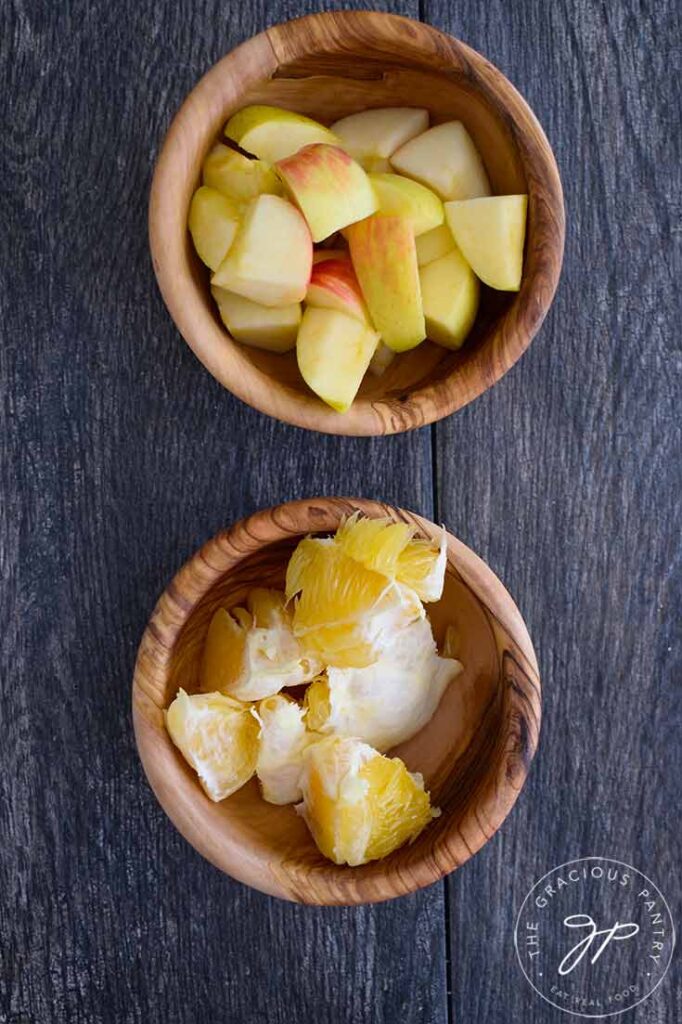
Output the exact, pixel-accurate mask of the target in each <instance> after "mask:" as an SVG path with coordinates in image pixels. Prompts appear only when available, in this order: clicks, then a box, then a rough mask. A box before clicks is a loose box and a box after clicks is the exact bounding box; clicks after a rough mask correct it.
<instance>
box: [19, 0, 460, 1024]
mask: <svg viewBox="0 0 682 1024" xmlns="http://www.w3.org/2000/svg"><path fill="white" fill-rule="evenodd" d="M362 6H367V4H366V3H365V2H363V3H362ZM396 10H399V11H401V12H403V13H406V14H412V15H414V14H416V6H415V5H411V4H407V3H406V4H404V5H402V6H397V7H396ZM296 13H301V11H300V8H297V5H296V4H295V3H294V4H286V3H283V4H281V5H280V4H277V5H267V9H266V7H265V6H264V5H262V4H261V5H260V6H259V5H257V4H256V5H253V6H249V7H248V8H244V6H243V5H236V4H225V3H218V2H213V0H204V2H201V3H195V2H189V0H182V2H179V0H173V2H172V3H170V2H168V3H158V2H157V0H154V2H152V0H141V2H135V3H132V2H131V3H127V4H124V3H119V4H117V5H112V4H108V3H104V2H97V3H91V2H85V0H83V2H72V3H70V4H68V5H62V4H57V5H55V4H51V3H35V2H34V3H31V4H25V3H16V4H12V3H10V4H3V5H0V69H1V70H0V74H1V75H2V86H3V87H2V88H1V89H0V107H2V121H1V122H0V124H1V125H2V127H1V128H0V131H1V133H2V139H3V145H2V146H0V165H1V167H2V174H0V209H1V211H2V213H1V220H2V224H3V228H4V227H5V225H6V226H7V227H8V230H7V231H5V230H2V231H0V256H1V261H0V266H1V267H2V270H1V271H0V289H1V291H0V305H1V308H2V318H1V320H0V323H1V326H2V333H3V343H2V345H1V346H0V380H1V381H2V386H1V399H0V415H1V416H2V429H0V445H1V446H2V459H1V460H0V482H1V486H2V500H1V501H0V537H1V543H0V559H1V561H0V564H1V565H2V586H1V587H0V601H1V602H2V604H1V608H0V618H1V621H2V630H1V632H0V636H1V637H2V639H1V641H0V651H1V654H0V657H1V666H2V668H1V671H0V679H1V683H2V695H3V702H2V707H3V714H2V721H3V727H4V740H3V743H2V748H1V753H0V756H1V758H2V772H0V834H1V835H2V836H3V842H2V844H0V958H1V964H0V1020H2V1021H3V1024H5V1022H7V1024H100V1022H102V1024H124V1022H125V1024H156V1022H158V1024H162V1022H163V1024H169V1022H172V1024H208V1022H213V1021H216V1020H220V1021H224V1022H226V1024H263V1022H265V1021H267V1022H268V1024H289V1022H290V1021H291V1020H292V1019H294V1020H298V1021H301V1022H308V1021H313V1020H316V1019H319V1017H320V1015H321V1014H322V1015H324V1016H326V1017H327V1019H329V1020H331V1021H344V1022H352V1024H361V1022H364V1021H366V1020H367V1019H369V1018H370V1016H371V1017H372V1018H373V1019H374V1020H377V1021H381V1022H383V1021H385V1022H387V1024H388V1022H390V1024H393V1022H394V1021H395V1019H396V1017H397V1016H398V1017H399V1018H400V1019H401V1020H404V1021H407V1022H408V1024H423V1022H424V1021H428V1022H434V1024H443V1022H444V1021H445V1020H446V1014H447V1010H446V990H447V989H446V982H445V946H444V905H443V896H442V885H437V886H435V887H432V888H431V889H429V890H426V891H424V892H422V893H419V894H417V895H415V896H410V897H407V898H405V899H404V900H401V901H400V902H399V903H398V904H392V905H391V904H387V905H384V906H378V907H374V908H361V909H359V910H356V911H351V910H346V909H343V908H340V909H333V908H331V909H325V908H321V909H313V908H301V907H296V906H294V905H287V904H284V903H281V902H275V901H272V900H270V899H268V898H267V897H264V896H261V895H260V894H259V893H256V892H254V891H252V890H248V889H246V888H245V887H243V886H241V885H240V884H238V883H236V882H231V881H230V880H229V879H227V878H225V876H223V875H221V874H220V873H219V872H218V871H216V870H215V869H214V868H213V867H211V866H210V865H209V864H207V863H206V862H205V861H204V860H203V859H202V858H201V857H200V856H199V855H198V854H196V853H195V852H194V851H193V850H192V849H191V847H190V846H189V845H188V844H187V843H186V842H185V840H184V839H182V837H181V836H180V835H179V834H178V833H177V831H176V830H175V829H174V827H173V826H172V825H171V824H170V822H169V821H168V820H167V818H166V816H165V815H164V813H163V812H162V811H161V809H160V808H159V806H158V804H157V802H156V800H155V798H154V796H153V794H152V793H151V791H150V789H149V787H148V785H147V783H146V780H145V778H144V774H143V771H142V769H141V766H140V764H139V758H138V757H137V753H136V750H135V744H134V739H133V733H132V722H131V719H130V714H129V697H130V679H131V673H132V670H133V665H134V662H135V655H136V651H137V647H138V644H139V640H140V637H141V636H142V633H143V630H144V627H145V624H146V622H147V619H148V617H149V614H150V611H151V609H152V608H153V606H154V602H155V600H156V599H157V597H158V595H159V594H160V593H161V591H162V589H163V587H164V586H165V584H166V581H167V580H168V579H169V578H170V576H171V575H172V574H173V573H174V572H175V571H176V570H177V568H178V567H179V566H180V565H181V564H182V563H183V562H184V561H185V559H186V558H188V557H189V556H190V554H191V553H192V552H193V551H194V550H195V549H196V548H197V547H198V546H199V544H201V543H202V542H203V541H205V540H206V539H207V538H208V537H210V536H212V535H213V534H214V533H216V532H217V531H218V530H219V529H221V528H222V527H224V526H225V524H226V523H228V522H230V521H233V520H234V519H235V518H238V517H240V516H242V515H245V514H248V513H249V512H251V511H254V510H255V509H257V508H260V507H263V506H265V505H268V504H271V503H272V502H274V501H280V500H286V499H287V498H294V497H303V496H306V495H309V494H310V493H311V492H313V491H314V490H315V491H316V490H318V489H320V490H323V491H325V492H326V493H353V492H354V491H357V490H361V491H362V493H363V494H364V495H365V496H366V497H376V498H380V499H382V500H385V501H390V502H392V503H394V504H397V505H405V506H408V507H415V508H418V509H420V510H421V511H423V512H424V514H426V515H429V514H430V512H431V507H432V506H431V495H432V478H431V469H430V445H429V435H428V433H427V432H422V433H416V434H411V435H404V436H401V437H396V438H391V439H387V440H385V441H382V440H381V439H378V440H366V441H363V440H358V441H351V440H349V441H345V442H340V441H338V440H337V439H335V438H332V437H319V438H315V439H314V438H313V436H312V435H311V434H309V433H307V432H305V431H302V430H298V429H295V428H292V427H285V426H283V425H281V424H278V423H276V422H274V421H271V420H268V419H267V418H265V417H263V416H261V415H260V414H258V413H255V412H253V411H252V410H250V409H248V408H246V407H245V406H243V405H242V404H241V403H239V402H238V401H236V400H235V399H233V398H232V397H231V396H230V395H229V394H227V393H226V392H225V391H224V390H223V389H222V388H220V387H219V386H218V384H217V383H215V382H214V381H213V380H212V378H211V377H210V376H209V375H208V374H207V373H206V371H205V370H204V369H203V367H202V366H201V365H200V364H199V363H198V362H197V361H196V360H195V359H194V357H193V356H192V354H191V352H190V351H189V349H188V348H187V346H186V345H184V344H183V343H182V341H181V339H180V338H179V336H178V334H177V332H176V330H175V329H174V327H173V325H172V323H171V322H170V320H169V318H168V315H167V313H166V311H165V308H164V306H163V303H162V302H161V299H160V297H159V295H158V289H157V288H156V284H155V281H154V275H153V272H152V268H151V265H150V261H149V254H148V241H147V223H146V215H147V203H148V198H149V184H150V180H151V171H152V167H153V163H154V159H155V157H156V152H157V146H158V144H159V143H160V141H161V140H162V138H163V135H164V133H165V131H166V129H167V127H168V124H169V123H170V120H171V118H172V116H173V114H174V112H175V111H176V110H177V108H178V106H179V104H180V103H181V101H182V99H183V97H184V96H185V95H186V93H187V92H188V91H189V89H190V88H191V87H192V85H193V84H194V83H195V82H196V81H197V80H198V78H200V77H201V75H202V74H203V73H204V72H205V71H206V70H207V69H208V68H209V67H210V66H211V64H213V63H214V62H215V61H216V60H217V59H218V58H219V57H220V56H221V55H222V54H224V53H225V52H227V51H228V50H229V49H231V48H232V47H234V46H235V45H236V44H238V43H239V42H241V41H242V40H243V39H245V38H248V37H249V36H250V35H252V34H253V33H254V32H257V31H259V30H260V29H262V28H263V26H264V25H266V24H267V23H269V22H273V21H277V20H278V18H281V17H290V16H292V15H294V14H296ZM313 440H314V442H315V443H313Z"/></svg>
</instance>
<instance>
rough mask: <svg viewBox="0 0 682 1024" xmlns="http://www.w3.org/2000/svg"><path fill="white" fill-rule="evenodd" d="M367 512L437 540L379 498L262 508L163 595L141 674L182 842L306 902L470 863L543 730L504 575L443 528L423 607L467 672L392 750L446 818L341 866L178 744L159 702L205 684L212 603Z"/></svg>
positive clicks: (407, 885)
mask: <svg viewBox="0 0 682 1024" xmlns="http://www.w3.org/2000/svg"><path fill="white" fill-rule="evenodd" d="M355 509H361V510H362V511H363V512H365V513H367V514H368V515H370V516H383V515H389V516H391V517H392V518H393V519H394V520H402V521H405V522H409V523H412V524H414V525H415V526H416V527H417V531H418V533H419V535H421V536H424V537H430V538H438V537H439V536H440V531H439V529H438V528H437V527H436V526H435V525H434V524H433V523H430V522H428V520H426V519H422V518H421V517H420V516H417V515H414V514H413V513H412V512H405V511H403V510H402V509H397V508H392V507H391V506H389V505H382V504H379V503H378V502H375V501H364V500H355V499H344V498H319V499H314V500H310V501H294V502H290V503H288V504H286V505H279V506H278V507H277V508H273V509H267V510H265V511H262V512H257V513H256V514H255V515H253V516H251V517H250V518H249V519H245V520H242V521H241V522H239V523H237V524H236V525H235V526H233V527H231V529H229V530H227V531H225V532H224V533H220V534H218V536H217V537H214V538H213V540H211V541H209V542H208V544H206V545H205V546H204V547H203V548H202V549H201V550H200V551H198V552H197V554H195V555H194V557H193V558H191V559H190V561H189V562H187V564H186V565H185V566H184V567H183V568H182V569H181V570H180V572H179V573H178V575H177V576H176V577H175V579H174V580H173V581H172V582H171V583H170V584H169V586H168V588H167V589H166V591H165V592H164V593H163V594H162V596H161V599H160V600H159V603H158V604H157V606H156V608H155V610H154V613H153V615H152V617H151V620H150V622H149V625H148V626H147V629H146V632H145V634H144V636H143V638H142V643H141V645H140V650H139V653H138V658H137V664H136V667H135V677H134V680H133V721H134V725H135V737H136V740H137V746H138V750H139V753H140V757H141V759H142V764H143V765H144V769H145V772H146V773H147V778H148V779H149V782H150V783H151V786H152V789H153V790H154V792H155V793H156V796H157V797H158V800H159V802H160V803H161V805H162V807H163V808H164V810H165V811H166V813H167V814H168V816H169V817H170V818H171V820H172V821H173V822H174V824H175V825H176V826H177V828H178V829H179V830H180V832H182V834H183V835H184V836H185V838H186V839H187V840H188V841H189V842H190V843H191V844H192V845H193V846H194V847H195V848H196V849H197V850H198V851H199V852H200V853H202V854H203V855H204V857H207V858H208V860H210V861H211V862H212V863H213V864H215V865H216V867H219V868H220V869H221V870H223V871H225V872H227V873H228V874H230V875H232V876H233V877H234V878H237V879H239V880H240V881H242V882H246V883H247V884H248V885H252V886H254V887H255V888H256V889H260V890H261V891H262V892H266V893H270V894H271V895H273V896H279V897H282V898H285V899H289V900H295V901H298V902H300V903H317V904H352V903H371V902H377V901H379V900H386V899H391V898H392V897H394V896H401V895H403V894H405V893H409V892H413V891H414V890H416V889H419V888H421V887H422V886H425V885H429V884H430V883H431V882H435V881H436V880H437V879H439V878H441V877H442V876H443V875H445V874H447V873H448V872H450V871H453V870H454V869H455V868H457V867H458V866H459V865H460V864H463V863H464V861H465V860H467V859H468V858H469V857H471V855H472V854H473V853H475V852H476V851H477V850H478V849H480V847H481V846H482V845H483V844H484V843H485V842H486V841H487V840H488V839H490V837H491V836H492V835H493V834H494V833H495V832H496V830H497V829H498V828H499V827H500V825H501V824H502V822H503V821H504V819H505V817H506V816H507V814H508V813H509V811H510V810H511V808H512V806H513V804H514V801H515V800H516V798H517V796H518V795H519V791H520V789H521V787H522V786H523V783H524V782H525V779H526V775H527V772H528V768H529V765H530V761H531V759H532V757H533V754H534V753H535V748H536V746H537V740H538V731H539V726H540V681H539V677H538V667H537V662H536V659H535V654H534V652H533V646H532V644H531V641H530V637H529V636H528V631H527V630H526V627H525V625H524V623H523V620H522V618H521V615H520V613H519V611H518V609H517V607H516V605H515V604H514V602H513V601H512V599H511V597H510V596H509V594H508V593H507V591H506V590H505V589H504V587H503V586H502V584H501V583H500V581H499V580H498V579H497V577H496V576H495V575H494V574H493V573H492V572H491V570H490V569H489V568H488V567H487V566H486V565H485V564H484V562H482V561H481V559H480V558H478V557H477V556H476V555H475V554H474V553H473V552H472V551H470V550H469V548H467V547H465V545H464V544H462V543H461V542H460V541H458V540H456V539H455V538H454V537H452V536H450V535H448V567H447V575H446V582H445V588H444V593H443V597H442V599H441V600H440V601H439V602H438V603H437V604H432V605H428V606H427V611H428V614H429V618H430V620H431V622H432V624H433V628H434V633H435V636H436V638H437V639H438V640H439V641H441V640H442V638H443V634H444V631H445V628H446V626H447V625H449V624H452V625H454V626H455V628H456V630H457V635H458V639H459V650H458V655H459V658H460V660H461V661H462V663H463V665H464V672H463V674H462V675H460V676H459V677H458V678H457V679H456V680H455V681H454V682H453V683H452V684H451V685H450V686H449V687H448V689H447V690H446V693H445V695H444V697H443V699H442V701H441V703H440V706H439V707H438V710H437V711H436V714H435V715H434V717H433V718H432V719H431V721H430V722H429V723H428V725H426V726H425V727H424V729H422V730H421V732H419V733H418V734H417V735H416V736H414V737H413V738H412V739H411V740H409V741H408V742H407V743H404V744H402V745H401V746H400V747H397V748H396V751H395V752H396V753H397V754H399V755H400V756H401V757H402V758H403V759H404V761H405V763H406V764H407V766H408V768H409V769H410V770H411V771H420V772H422V773H423V775H424V779H425V783H426V787H427V789H429V790H430V792H431V795H432V799H433V801H434V803H435V804H436V805H437V806H439V807H440V808H441V809H442V812H443V813H442V815H441V817H440V818H437V819H436V820H435V821H433V822H432V823H431V824H430V825H429V826H428V827H427V828H426V829H425V831H424V832H422V834H421V835H420V836H419V837H418V838H417V840H416V841H415V842H414V843H413V844H412V845H409V846H405V847H403V848H402V849H400V850H396V851H395V853H393V854H391V856H390V857H387V858H385V859H383V860H379V861H375V862H373V863H371V864H366V865H363V866H362V867H355V868H351V867H338V866H337V865H335V864H332V863H331V862H330V861H328V860H326V859H325V858H324V857H323V856H322V854H321V853H319V852H318V850H317V848H316V846H315V844H314V842H313V840H312V838H311V836H310V834H309V832H308V830H307V828H306V826H305V824H304V823H303V821H302V820H301V818H300V817H299V816H298V815H297V814H296V813H295V811H294V809H293V807H290V806H289V807H276V806H274V805H272V804H268V803H265V801H264V800H263V799H262V798H261V796H260V792H259V789H258V783H257V781H256V780H255V779H252V780H251V782H249V783H248V784H247V785H246V786H244V787H243V788H242V789H241V790H239V791H238V792H237V793H235V794H233V795H232V796H231V797H228V799H227V800H223V801H222V802H221V803H218V804H216V803H212V802H211V801H210V800H209V799H208V797H206V796H205V795H204V792H203V790H202V789H201V787H200V785H199V783H198V781H197V778H196V775H195V773H194V772H193V771H192V769H191V768H189V767H188V765H187V764H186V762H185V761H184V759H183V757H182V755H181V754H180V753H179V752H178V750H177V749H176V748H175V747H174V746H173V743H172V742H171V740H170V738H169V736H168V733H167V732H166V729H165V726H164V721H163V710H164V708H167V707H168V705H169V704H170V702H171V701H172V700H173V698H174V697H175V695H176V693H177V690H178V688H179V687H180V686H182V687H184V689H186V690H187V691H188V692H192V691H196V690H197V688H198V674H199V666H200V660H201V653H202V648H203V645H204V640H205V636H206V631H207V629H208V624H209V622H210V619H211V616H212V615H213V612H214V611H215V610H216V608H217V607H219V606H221V605H223V606H226V607H228V608H229V607H231V606H234V605H236V604H239V603H242V602H243V600H244V598H245V596H246V594H247V593H248V591H249V589H250V588H252V587H255V586H274V587H282V586H283V583H284V573H285V568H286V563H287V561H288V558H289V555H290V554H291V552H292V550H293V548H294V547H295V545H296V544H297V542H298V541H299V540H300V538H301V537H303V536H305V535H306V534H309V533H316V532H327V531H334V530H335V529H336V527H337V526H338V525H339V522H340V520H341V518H342V517H343V516H346V515H349V514H350V513H351V512H352V511H353V510H355Z"/></svg>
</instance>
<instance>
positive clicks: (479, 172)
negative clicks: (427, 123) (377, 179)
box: [391, 121, 490, 199]
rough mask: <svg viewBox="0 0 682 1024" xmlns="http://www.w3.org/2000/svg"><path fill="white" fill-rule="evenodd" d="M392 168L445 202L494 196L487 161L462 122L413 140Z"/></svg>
mask: <svg viewBox="0 0 682 1024" xmlns="http://www.w3.org/2000/svg"><path fill="white" fill-rule="evenodd" d="M391 164H392V165H393V167H395V169H396V170H397V171H400V173H401V174H406V175H407V176H408V177H409V178H416V179H417V181H421V182H422V184H424V185H427V186H428V188H432V189H433V190H434V192H437V193H438V195H439V196H440V197H441V199H473V198H474V197H475V196H489V195H490V182H489V181H488V175H487V174H486V172H485V167H484V166H483V161H482V160H481V157H480V155H479V153H478V150H477V149H476V147H475V146H474V144H473V142H472V140H471V136H470V135H469V133H468V131H467V130H466V128H465V127H464V125H463V124H462V122H461V121H448V122H447V123H446V124H439V125H436V127H435V128H429V130H428V131H427V132H424V133H423V135H418V136H417V137H416V138H415V139H411V140H410V141H409V142H407V143H406V144H405V145H404V146H401V147H400V149H399V150H397V151H396V152H395V153H394V154H393V156H392V157H391Z"/></svg>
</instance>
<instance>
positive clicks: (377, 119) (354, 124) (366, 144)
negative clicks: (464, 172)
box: [331, 107, 429, 171]
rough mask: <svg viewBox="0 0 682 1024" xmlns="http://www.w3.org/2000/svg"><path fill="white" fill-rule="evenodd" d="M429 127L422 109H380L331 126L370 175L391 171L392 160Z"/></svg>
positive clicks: (344, 119)
mask: <svg viewBox="0 0 682 1024" xmlns="http://www.w3.org/2000/svg"><path fill="white" fill-rule="evenodd" d="M428 127H429V114H428V111H427V110H422V109H420V108H418V107H380V108H379V109H378V110H363V111H361V112H360V113H359V114H350V115H349V116H348V117H342V118H341V120H340V121H336V122H335V124H333V125H332V126H331V131H333V132H334V134H335V135H337V136H338V137H339V139H340V140H341V145H342V146H343V148H344V149H345V150H346V152H347V153H350V155H351V156H352V157H353V159H354V160H357V161H358V163H359V164H362V166H363V167H364V168H365V170H366V171H387V170H389V169H390V165H389V163H388V157H389V156H390V155H391V153H394V152H395V150H396V149H398V147H399V146H402V145H403V144H404V143H406V142H407V141H408V140H409V139H412V138H414V136H415V135H419V134H420V133H421V132H425V131H426V129H427V128H428Z"/></svg>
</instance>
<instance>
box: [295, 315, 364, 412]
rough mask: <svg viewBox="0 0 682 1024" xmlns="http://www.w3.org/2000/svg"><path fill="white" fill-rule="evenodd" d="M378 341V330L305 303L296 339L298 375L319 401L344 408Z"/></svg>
mask: <svg viewBox="0 0 682 1024" xmlns="http://www.w3.org/2000/svg"><path fill="white" fill-rule="evenodd" d="M378 343H379V336H378V334H376V333H375V332H374V331H372V330H371V328H369V327H367V325H366V324H363V323H361V321H360V320H357V319H356V318H355V317H352V316H348V314H346V313H341V312H340V311H339V310H338V309H317V308H315V307H314V306H309V307H308V308H307V309H306V311H305V312H304V314H303V319H302V320H301V326H300V328H299V331H298V338H297V340H296V360H297V362H298V367H299V370H300V371H301V376H302V377H303V379H304V381H305V382H306V384H307V385H308V387H309V388H310V389H311V390H312V391H314V392H315V394H316V395H317V396H318V397H319V398H321V399H322V401H323V402H326V404H327V405H329V406H331V408H332V409H335V410H336V412H346V411H347V410H348V409H349V408H350V406H351V404H352V402H353V399H354V398H355V396H356V394H357V392H358V388H359V387H360V384H361V383H362V378H363V377H364V375H365V373H366V372H367V367H368V366H369V363H370V360H371V358H372V356H373V354H374V351H375V349H376V347H377V345H378Z"/></svg>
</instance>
